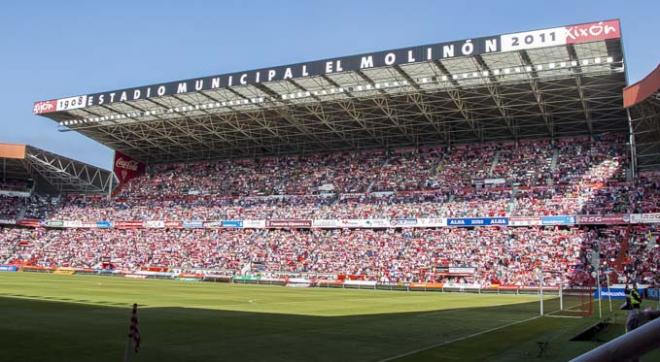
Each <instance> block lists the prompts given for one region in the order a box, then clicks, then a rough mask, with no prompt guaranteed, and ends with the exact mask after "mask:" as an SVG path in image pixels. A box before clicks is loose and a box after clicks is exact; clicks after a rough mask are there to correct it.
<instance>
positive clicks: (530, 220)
mask: <svg viewBox="0 0 660 362" xmlns="http://www.w3.org/2000/svg"><path fill="white" fill-rule="evenodd" d="M509 225H511V226H532V225H541V218H540V217H528V216H523V217H510V218H509Z"/></svg>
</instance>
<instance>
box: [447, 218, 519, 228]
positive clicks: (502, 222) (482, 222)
mask: <svg viewBox="0 0 660 362" xmlns="http://www.w3.org/2000/svg"><path fill="white" fill-rule="evenodd" d="M507 225H509V218H507V217H475V218H458V219H447V226H457V227H470V226H507Z"/></svg>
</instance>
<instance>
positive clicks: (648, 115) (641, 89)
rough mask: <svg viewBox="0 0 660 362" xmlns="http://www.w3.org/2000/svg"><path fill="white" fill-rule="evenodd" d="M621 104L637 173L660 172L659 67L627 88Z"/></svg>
mask: <svg viewBox="0 0 660 362" xmlns="http://www.w3.org/2000/svg"><path fill="white" fill-rule="evenodd" d="M623 100H624V105H625V107H626V108H628V111H629V112H630V119H631V123H632V129H633V133H634V135H635V145H636V147H635V152H636V153H637V157H636V159H637V167H638V169H639V170H640V171H651V170H660V65H658V66H657V67H656V68H655V70H654V71H652V72H651V73H649V75H647V76H646V77H645V78H644V79H642V80H640V81H639V82H637V83H635V84H633V85H631V86H630V87H627V88H626V89H625V90H624V91H623Z"/></svg>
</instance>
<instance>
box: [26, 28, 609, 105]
mask: <svg viewBox="0 0 660 362" xmlns="http://www.w3.org/2000/svg"><path fill="white" fill-rule="evenodd" d="M620 37H621V29H620V25H619V21H618V20H607V21H599V22H592V23H584V24H577V25H569V26H562V27H556V28H547V29H540V30H533V31H527V32H519V33H510V34H502V35H494V36H486V37H479V38H472V39H464V40H459V41H451V42H444V43H436V44H428V45H422V46H413V47H408V48H400V49H393V50H386V51H380V52H373V53H364V54H358V55H352V56H345V57H338V58H330V59H323V60H317V61H311V62H305V63H298V64H292V65H284V66H278V67H271V68H261V69H256V70H251V71H246V72H236V73H228V74H220V75H213V76H209V77H202V78H195V79H188V80H182V81H175V82H168V83H161V84H152V85H148V86H142V87H135V88H126V89H121V90H114V91H109V92H101V93H94V94H89V95H80V96H75V97H68V98H62V99H53V100H47V101H39V102H36V103H35V104H34V107H33V113H34V114H47V113H52V112H60V111H68V110H72V109H78V108H84V107H90V106H95V105H107V104H111V103H116V102H127V101H134V100H140V99H148V98H154V97H163V96H169V95H176V94H183V93H189V92H200V91H208V90H213V89H219V88H227V87H233V86H242V85H249V84H258V83H265V82H272V81H282V80H287V79H294V78H302V77H311V76H320V75H327V74H334V73H342V72H348V71H357V70H364V69H371V68H377V67H388V66H396V65H404V64H413V63H420V62H427V61H435V60H442V59H448V58H457V57H466V56H476V55H480V54H490V53H499V52H509V51H520V50H527V49H534V48H541V47H552V46H561V45H567V44H577V43H586V42H593V41H601V40H607V39H618V38H620Z"/></svg>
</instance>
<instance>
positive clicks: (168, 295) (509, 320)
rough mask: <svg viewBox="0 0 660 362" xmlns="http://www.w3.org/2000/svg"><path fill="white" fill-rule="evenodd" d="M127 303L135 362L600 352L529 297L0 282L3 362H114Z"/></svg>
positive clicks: (23, 279)
mask: <svg viewBox="0 0 660 362" xmlns="http://www.w3.org/2000/svg"><path fill="white" fill-rule="evenodd" d="M133 302H136V303H138V304H139V305H140V306H141V307H140V311H139V320H140V329H141V332H142V336H143V338H142V349H141V350H140V352H139V353H138V354H137V355H136V356H135V358H134V359H133V360H134V361H161V362H162V361H211V360H222V361H296V360H301V361H303V360H304V361H382V360H401V361H426V360H435V361H437V360H461V361H466V360H467V361H470V360H473V361H483V360H500V361H508V360H512V361H513V360H530V359H538V360H543V361H551V360H557V361H560V360H567V359H570V358H571V357H573V356H576V355H578V354H580V353H581V352H584V351H586V350H588V349H591V348H593V347H594V346H596V345H598V342H569V341H568V340H569V339H570V338H571V337H573V336H574V335H576V334H577V333H578V332H579V331H581V330H583V329H584V328H586V327H587V326H589V325H590V324H592V323H594V320H593V319H591V318H583V319H565V318H561V319H560V318H548V317H544V318H536V317H537V315H538V297H537V296H523V295H486V294H481V295H479V294H464V293H437V292H435V293H430V292H427V293H425V292H391V291H374V290H344V289H318V288H314V289H302V288H301V289H296V288H284V287H276V286H272V287H270V286H248V285H236V284H219V283H218V284H216V283H194V282H178V281H169V280H131V279H126V278H112V277H96V276H78V275H74V276H63V275H49V274H36V273H34V274H33V273H2V274H0V311H1V313H0V336H1V338H0V359H1V360H3V361H18V360H20V361H50V360H59V361H120V360H121V359H122V356H123V351H124V348H125V344H126V334H127V330H128V320H129V316H130V305H131V304H132V303H133ZM556 303H557V302H556V300H547V301H546V308H547V310H553V309H556ZM614 317H615V319H618V321H616V322H617V323H616V324H614V325H613V326H612V327H611V328H610V329H609V330H608V331H607V332H606V335H605V336H604V337H602V338H605V339H608V338H613V337H614V336H616V335H618V334H620V333H621V332H622V330H623V327H622V325H621V324H622V319H623V317H622V316H620V315H615V316H614ZM538 342H547V343H548V347H547V349H546V352H545V353H544V354H543V355H542V356H541V357H537V354H538V352H539V348H538V345H537V344H538Z"/></svg>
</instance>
